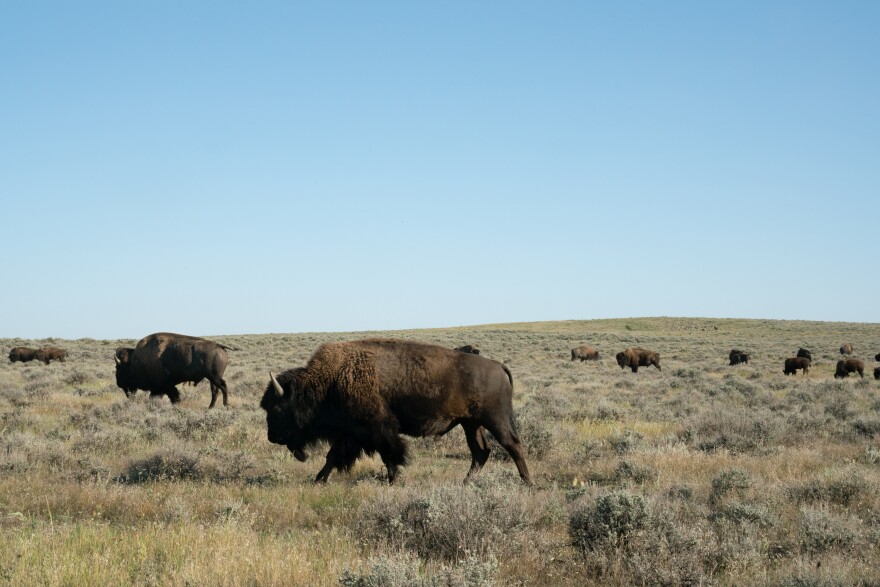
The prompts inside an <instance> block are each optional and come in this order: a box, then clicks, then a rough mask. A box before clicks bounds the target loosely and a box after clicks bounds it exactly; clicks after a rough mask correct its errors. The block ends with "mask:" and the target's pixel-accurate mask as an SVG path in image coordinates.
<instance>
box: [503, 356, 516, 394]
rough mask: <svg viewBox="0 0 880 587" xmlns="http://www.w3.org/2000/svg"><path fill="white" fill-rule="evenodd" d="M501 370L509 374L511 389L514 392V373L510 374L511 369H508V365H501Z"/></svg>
mask: <svg viewBox="0 0 880 587" xmlns="http://www.w3.org/2000/svg"><path fill="white" fill-rule="evenodd" d="M501 368H502V369H504V372H505V373H507V378H508V379H509V380H510V389H511V391H513V373H511V372H510V369H508V368H507V365H505V364H504V363H501Z"/></svg>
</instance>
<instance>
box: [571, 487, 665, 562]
mask: <svg viewBox="0 0 880 587" xmlns="http://www.w3.org/2000/svg"><path fill="white" fill-rule="evenodd" d="M647 518H648V506H647V504H646V503H645V499H644V498H643V497H642V496H640V495H634V494H632V493H628V492H626V491H614V492H611V493H608V494H605V495H603V496H601V497H599V498H598V499H597V500H596V501H595V502H593V503H587V504H584V505H582V506H580V507H578V508H576V509H575V510H574V511H573V512H572V513H571V515H570V516H569V521H568V533H569V536H571V539H572V541H573V543H574V545H575V546H577V547H578V548H580V549H581V551H588V550H596V549H597V548H600V547H601V546H602V545H604V544H608V545H611V546H612V547H614V548H617V547H620V546H622V545H625V544H626V543H627V542H628V541H629V539H630V538H631V537H632V535H633V534H635V533H636V532H638V531H639V530H641V529H642V528H643V527H644V524H645V522H646V521H647Z"/></svg>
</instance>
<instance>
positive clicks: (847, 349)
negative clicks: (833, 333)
mask: <svg viewBox="0 0 880 587" xmlns="http://www.w3.org/2000/svg"><path fill="white" fill-rule="evenodd" d="M852 352H853V348H852V345H851V344H849V343H848V342H845V343H843V344H842V345H840V354H841V355H851V354H852Z"/></svg>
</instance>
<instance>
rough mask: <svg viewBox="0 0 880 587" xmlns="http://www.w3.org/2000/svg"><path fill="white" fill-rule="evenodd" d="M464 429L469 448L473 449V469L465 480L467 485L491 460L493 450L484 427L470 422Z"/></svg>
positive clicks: (463, 426)
mask: <svg viewBox="0 0 880 587" xmlns="http://www.w3.org/2000/svg"><path fill="white" fill-rule="evenodd" d="M462 428H464V435H465V438H466V439H467V444H468V448H469V449H471V468H470V470H469V471H468V474H467V476H466V477H465V478H464V482H465V483H467V482H468V481H470V479H471V477H472V476H474V475H476V474H477V473H479V472H480V469H482V468H483V465H485V464H486V461H488V460H489V455H490V454H491V453H492V450H491V449H490V448H489V443H488V442H487V441H486V430H485V429H484V428H483V427H482V426H480V425H479V424H477V423H474V422H468V423H465V424H462Z"/></svg>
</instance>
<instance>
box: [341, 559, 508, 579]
mask: <svg viewBox="0 0 880 587" xmlns="http://www.w3.org/2000/svg"><path fill="white" fill-rule="evenodd" d="M368 563H369V567H370V568H369V571H366V572H362V573H355V572H353V571H351V570H350V569H346V570H345V571H344V572H343V574H342V576H341V577H340V578H339V584H340V585H341V586H342V587H411V586H412V585H419V586H420V587H485V586H489V585H492V579H493V577H494V575H495V571H496V569H497V568H498V562H497V561H496V560H495V558H494V557H491V556H490V557H488V558H487V559H485V560H482V559H479V558H477V557H474V556H468V557H467V558H465V559H463V560H462V562H461V563H460V564H458V565H445V564H441V565H440V567H439V568H438V569H437V570H436V571H434V572H433V573H431V574H430V575H427V576H420V568H421V566H422V563H421V561H420V560H419V559H418V558H416V557H414V556H413V555H410V554H401V555H396V556H390V557H389V556H377V557H373V558H371V559H369V561H368Z"/></svg>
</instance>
